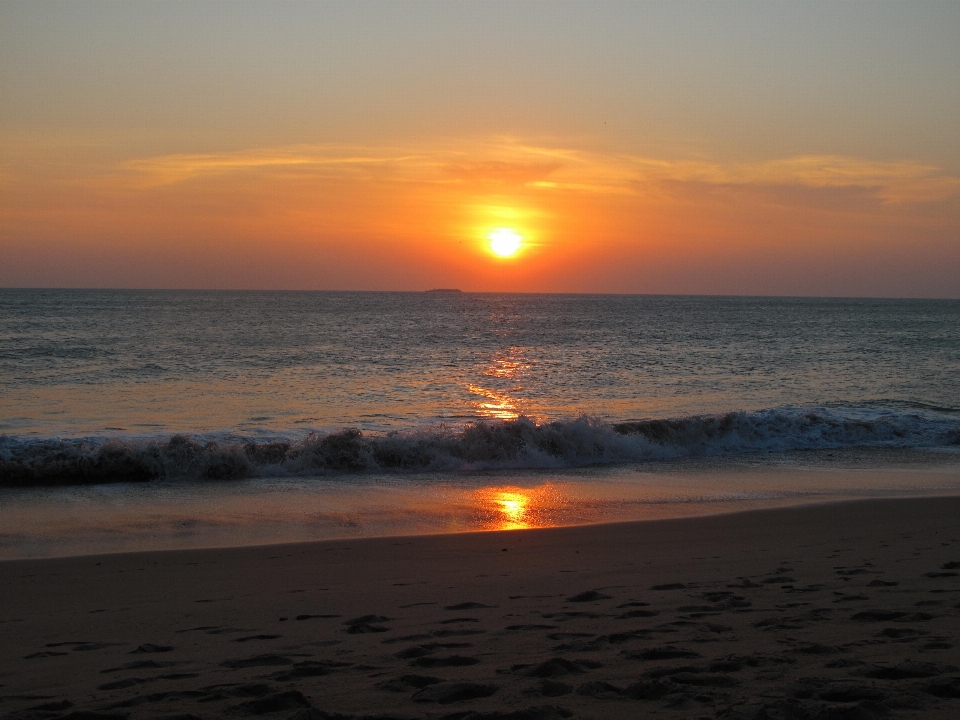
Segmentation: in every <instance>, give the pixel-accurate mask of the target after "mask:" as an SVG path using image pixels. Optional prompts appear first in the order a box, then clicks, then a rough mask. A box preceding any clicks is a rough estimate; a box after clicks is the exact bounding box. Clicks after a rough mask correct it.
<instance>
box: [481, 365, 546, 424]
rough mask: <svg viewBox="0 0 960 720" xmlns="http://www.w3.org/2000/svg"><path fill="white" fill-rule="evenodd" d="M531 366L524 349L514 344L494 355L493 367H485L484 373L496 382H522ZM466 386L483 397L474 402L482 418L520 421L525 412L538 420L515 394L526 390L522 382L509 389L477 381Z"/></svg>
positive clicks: (512, 384) (513, 384) (515, 383)
mask: <svg viewBox="0 0 960 720" xmlns="http://www.w3.org/2000/svg"><path fill="white" fill-rule="evenodd" d="M531 367H532V366H531V363H530V362H528V361H527V360H526V359H525V358H524V357H523V354H522V351H521V350H520V349H519V348H514V347H511V348H508V349H507V350H505V351H503V352H501V353H497V354H496V355H494V357H492V358H491V359H490V364H489V366H488V367H486V368H484V369H483V370H482V373H481V374H482V375H483V376H485V377H489V378H493V379H494V380H495V381H505V380H507V381H509V380H513V381H518V380H519V379H520V378H521V376H522V375H523V374H524V373H525V372H526V371H528V370H530V368H531ZM466 387H467V390H469V391H470V392H471V393H472V394H473V395H476V396H478V397H479V398H481V399H480V400H477V401H475V402H474V403H473V408H474V411H475V412H476V413H477V415H479V416H480V417H481V418H485V419H489V420H516V419H517V418H518V417H520V416H521V415H527V416H528V417H533V419H537V417H536V414H535V413H534V414H532V415H531V413H530V412H529V411H528V409H527V408H526V407H525V405H526V403H524V402H523V400H521V399H520V398H519V397H515V396H514V394H515V393H521V392H523V389H524V387H523V385H522V384H518V383H517V382H513V383H511V387H509V388H508V389H506V390H497V389H493V388H487V387H483V386H481V385H477V384H475V383H468V384H467V386H466Z"/></svg>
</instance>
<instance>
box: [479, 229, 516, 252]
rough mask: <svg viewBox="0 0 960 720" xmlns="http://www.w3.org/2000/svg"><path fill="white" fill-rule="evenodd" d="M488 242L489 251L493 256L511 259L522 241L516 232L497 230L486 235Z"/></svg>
mask: <svg viewBox="0 0 960 720" xmlns="http://www.w3.org/2000/svg"><path fill="white" fill-rule="evenodd" d="M487 238H488V239H489V240H490V250H491V251H492V252H493V254H494V255H499V256H500V257H511V256H513V255H516V254H517V250H519V249H520V243H521V241H522V240H523V238H522V237H520V235H518V234H517V232H516V231H515V230H513V229H511V228H497V229H496V230H494V231H493V232H492V233H490V234H489V235H487Z"/></svg>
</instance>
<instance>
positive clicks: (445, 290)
mask: <svg viewBox="0 0 960 720" xmlns="http://www.w3.org/2000/svg"><path fill="white" fill-rule="evenodd" d="M424 292H438V293H458V292H463V290H461V289H460V288H432V289H430V290H424Z"/></svg>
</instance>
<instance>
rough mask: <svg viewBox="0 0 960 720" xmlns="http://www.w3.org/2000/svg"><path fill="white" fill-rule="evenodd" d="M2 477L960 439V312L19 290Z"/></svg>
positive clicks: (784, 302)
mask: <svg viewBox="0 0 960 720" xmlns="http://www.w3.org/2000/svg"><path fill="white" fill-rule="evenodd" d="M0 433H3V437H2V438H0V475H2V477H3V480H4V481H5V482H6V483H7V484H10V483H13V484H30V483H31V482H34V481H36V482H48V481H52V480H53V479H55V477H60V478H61V479H63V478H67V479H68V480H69V478H73V479H72V480H69V481H71V482H72V481H74V480H76V481H84V482H93V481H99V480H107V479H110V478H111V477H112V476H117V475H124V473H126V474H127V475H126V476H127V477H129V478H131V479H146V478H150V477H161V476H189V475H196V476H198V477H242V476H251V475H264V474H265V475H278V474H279V475H288V474H294V475H302V474H336V473H341V472H345V473H350V472H364V471H382V470H386V471H396V472H422V471H429V470H443V471H451V470H456V469H458V468H465V469H468V470H474V469H478V468H484V467H500V468H503V467H508V468H509V467H518V468H519V467H524V468H557V467H570V466H580V465H590V464H610V463H621V462H637V461H643V460H646V459H668V458H673V457H689V456H691V455H717V454H727V455H730V454H734V455H736V454H743V453H756V452H770V451H783V450H802V449H823V448H848V447H925V448H930V447H952V446H955V445H957V443H958V442H960V301H941V300H856V299H806V298H720V297H662V296H650V297H646V296H609V295H595V296H585V295H498V294H472V293H296V292H180V291H156V292H150V291H69V290H42V291H29V290H2V291H0Z"/></svg>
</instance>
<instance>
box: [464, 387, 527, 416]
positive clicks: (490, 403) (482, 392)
mask: <svg viewBox="0 0 960 720" xmlns="http://www.w3.org/2000/svg"><path fill="white" fill-rule="evenodd" d="M467 390H469V391H470V392H472V393H473V394H474V395H479V396H480V397H482V398H483V400H481V401H479V402H476V403H474V407H475V408H476V409H477V411H478V412H479V413H480V415H481V416H483V417H485V418H490V419H492V420H516V419H517V418H518V417H520V414H521V413H520V410H519V409H518V408H517V404H516V401H515V400H514V399H513V398H511V397H510V396H509V395H504V394H502V393H497V392H494V391H493V390H489V389H487V388H484V387H480V386H479V385H467Z"/></svg>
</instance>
